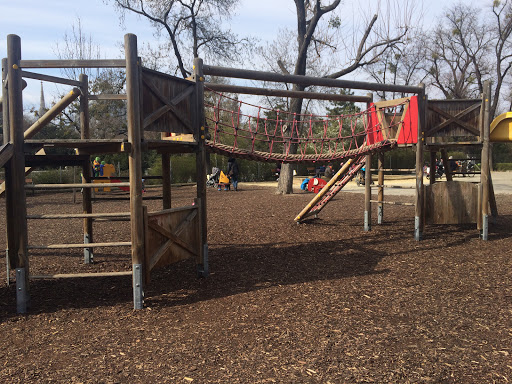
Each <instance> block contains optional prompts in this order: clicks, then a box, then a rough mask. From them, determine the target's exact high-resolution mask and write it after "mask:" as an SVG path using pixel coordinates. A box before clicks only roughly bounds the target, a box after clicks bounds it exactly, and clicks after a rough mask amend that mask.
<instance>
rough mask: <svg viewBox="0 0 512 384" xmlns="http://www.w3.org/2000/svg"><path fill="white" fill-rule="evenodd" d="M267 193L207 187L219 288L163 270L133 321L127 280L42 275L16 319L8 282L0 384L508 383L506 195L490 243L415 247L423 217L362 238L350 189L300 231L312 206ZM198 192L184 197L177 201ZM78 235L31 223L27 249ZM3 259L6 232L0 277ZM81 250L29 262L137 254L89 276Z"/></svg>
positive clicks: (2, 291)
mask: <svg viewBox="0 0 512 384" xmlns="http://www.w3.org/2000/svg"><path fill="white" fill-rule="evenodd" d="M273 192H274V191H273V190H272V189H268V188H263V187H257V186H251V185H249V184H242V185H241V190H240V191H238V192H234V191H232V192H224V191H222V192H218V191H216V190H213V189H210V190H208V214H209V216H208V223H209V228H208V237H209V249H210V270H211V275H210V277H209V278H207V279H198V278H196V273H195V266H194V263H193V261H191V260H186V261H184V262H181V263H178V264H175V265H172V266H169V267H167V268H164V269H161V270H158V271H155V272H154V273H153V276H152V282H151V285H149V286H148V287H147V290H146V300H145V304H146V307H145V309H144V310H140V311H133V310H132V297H131V292H132V291H131V277H129V276H121V277H116V278H84V279H66V280H34V281H32V282H31V299H32V302H31V303H32V307H31V310H30V313H29V314H28V315H17V314H16V305H15V289H14V286H13V285H12V284H11V285H10V286H7V285H6V283H5V281H4V282H2V283H1V285H0V332H1V334H2V343H1V346H0V362H1V365H0V382H2V383H51V382H56V383H57V382H59V383H60V382H62V383H190V382H192V383H333V384H334V383H355V382H376V383H409V382H410V383H491V382H497V383H507V382H508V381H509V380H512V288H511V283H512V238H511V230H510V228H511V227H512V196H510V195H509V196H501V195H500V196H498V208H499V210H500V216H499V217H498V219H497V222H496V223H495V224H492V225H491V228H490V236H489V238H490V241H488V242H485V243H484V242H482V241H481V240H479V238H478V232H477V230H476V229H475V228H474V226H472V225H468V226H427V227H426V233H425V240H423V241H421V242H416V241H414V239H413V230H414V208H413V207H404V206H386V207H385V224H384V225H381V226H377V225H374V226H373V228H372V231H371V232H369V233H365V232H363V230H362V224H363V220H362V219H363V204H364V201H363V195H362V194H352V193H340V194H339V195H338V196H337V197H336V199H335V200H334V201H333V202H331V203H330V204H329V205H328V206H327V208H326V209H325V210H324V211H323V212H322V213H321V215H320V218H319V219H317V220H314V221H310V222H307V223H306V224H302V225H297V224H295V223H294V222H293V218H294V217H295V215H296V214H297V213H298V212H299V211H300V210H301V209H302V208H303V207H304V205H305V204H306V203H307V202H308V201H309V199H310V198H311V196H312V195H310V194H306V193H297V194H294V195H291V196H278V195H275V194H274V193H273ZM152 193H153V192H150V193H148V195H151V194H152ZM106 196H107V197H108V196H109V195H106ZM193 196H194V188H192V187H181V188H175V189H173V205H175V206H181V205H189V204H190V203H191V202H192V199H193ZM396 200H399V201H410V200H411V198H407V197H397V198H396ZM28 202H29V207H28V210H29V213H31V214H35V213H51V212H55V213H57V212H64V213H71V212H80V210H81V204H80V202H78V204H73V203H72V201H71V195H70V194H47V195H36V196H35V197H32V196H28ZM147 204H148V205H149V206H150V210H157V209H158V208H159V205H160V203H159V202H156V201H148V203H147ZM94 210H95V211H104V212H107V211H110V212H119V211H127V210H128V202H125V201H110V202H105V201H102V202H97V203H94ZM0 222H1V223H2V227H3V225H4V223H5V201H4V200H3V199H2V200H0ZM82 237H83V235H82V223H81V221H80V220H76V219H75V220H66V221H55V220H46V221H42V220H31V221H29V243H30V244H50V243H77V242H81V241H82ZM129 237H130V234H129V225H128V223H127V222H119V221H117V222H99V223H96V224H95V241H98V242H102V241H128V240H129ZM4 249H5V236H0V252H1V253H0V255H1V258H2V260H0V265H1V267H0V276H5V252H4V251H3V250H4ZM82 252H83V251H81V250H71V251H69V250H63V251H51V252H50V251H32V252H31V256H30V262H31V273H32V274H35V275H44V274H50V273H71V272H88V271H96V272H97V271H122V270H129V269H130V265H131V262H130V256H129V249H128V248H118V249H98V250H97V251H96V253H95V264H94V265H84V264H83V254H82Z"/></svg>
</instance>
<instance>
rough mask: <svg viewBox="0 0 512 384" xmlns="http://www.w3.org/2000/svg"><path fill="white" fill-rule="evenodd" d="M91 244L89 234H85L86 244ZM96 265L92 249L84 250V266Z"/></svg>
mask: <svg viewBox="0 0 512 384" xmlns="http://www.w3.org/2000/svg"><path fill="white" fill-rule="evenodd" d="M90 242H91V239H90V236H89V235H88V234H84V244H89V243H90ZM93 263H94V253H93V250H92V248H84V264H93Z"/></svg>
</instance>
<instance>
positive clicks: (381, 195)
mask: <svg viewBox="0 0 512 384" xmlns="http://www.w3.org/2000/svg"><path fill="white" fill-rule="evenodd" d="M378 156H379V158H378V165H377V167H378V169H379V190H378V197H377V200H378V201H379V205H378V207H377V224H382V223H383V220H384V203H382V202H383V201H384V152H379V155H378Z"/></svg>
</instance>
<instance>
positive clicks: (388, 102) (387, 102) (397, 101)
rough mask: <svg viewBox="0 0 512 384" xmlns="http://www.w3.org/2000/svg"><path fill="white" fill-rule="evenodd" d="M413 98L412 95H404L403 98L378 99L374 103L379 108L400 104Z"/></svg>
mask: <svg viewBox="0 0 512 384" xmlns="http://www.w3.org/2000/svg"><path fill="white" fill-rule="evenodd" d="M409 100H411V98H410V97H402V98H401V99H394V100H384V101H376V102H375V103H374V104H375V106H376V107H377V108H382V109H384V108H389V107H395V106H397V105H400V104H404V103H406V102H408V101H409Z"/></svg>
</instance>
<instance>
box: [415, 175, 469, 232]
mask: <svg viewBox="0 0 512 384" xmlns="http://www.w3.org/2000/svg"><path fill="white" fill-rule="evenodd" d="M425 204H426V209H425V219H426V221H427V223H428V224H471V223H476V220H477V208H478V184H474V183H469V182H463V181H447V182H439V183H434V184H432V185H427V186H426V187H425Z"/></svg>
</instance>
